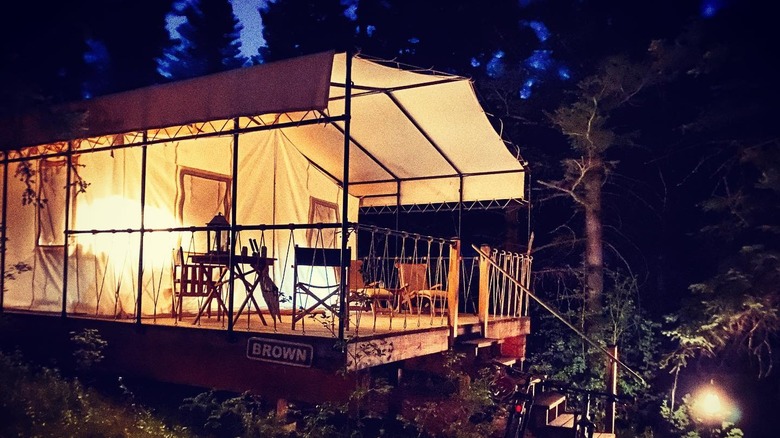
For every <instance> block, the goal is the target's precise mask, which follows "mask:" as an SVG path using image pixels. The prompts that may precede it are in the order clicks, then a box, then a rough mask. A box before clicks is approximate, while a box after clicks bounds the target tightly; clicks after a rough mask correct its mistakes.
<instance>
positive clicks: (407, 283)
mask: <svg viewBox="0 0 780 438" xmlns="http://www.w3.org/2000/svg"><path fill="white" fill-rule="evenodd" d="M396 268H398V280H399V282H400V283H401V290H402V296H401V302H400V306H404V305H406V306H407V307H408V308H409V309H410V310H413V309H414V308H415V307H416V309H417V313H418V314H419V313H420V312H421V310H422V308H423V307H425V306H426V305H427V306H428V307H429V309H430V312H431V316H433V315H435V314H436V312H437V311H438V312H439V313H440V314H442V315H443V314H444V312H445V311H446V310H447V291H446V290H442V285H441V284H434V285H429V284H428V276H427V273H428V265H427V264H426V263H397V264H396ZM414 304H416V306H415V305H414Z"/></svg>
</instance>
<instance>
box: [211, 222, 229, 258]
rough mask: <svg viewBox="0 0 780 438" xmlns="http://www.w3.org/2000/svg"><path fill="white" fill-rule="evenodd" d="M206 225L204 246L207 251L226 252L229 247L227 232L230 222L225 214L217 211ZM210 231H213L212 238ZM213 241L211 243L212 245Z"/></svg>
mask: <svg viewBox="0 0 780 438" xmlns="http://www.w3.org/2000/svg"><path fill="white" fill-rule="evenodd" d="M206 227H208V229H207V230H206V246H207V247H208V251H209V252H211V251H213V252H227V251H228V249H229V247H230V238H229V237H228V232H229V231H230V223H228V221H227V219H225V216H222V213H221V212H220V213H217V215H216V216H214V217H213V218H212V219H211V220H210V221H209V222H208V223H207V224H206ZM211 233H214V238H213V240H212V237H211ZM212 241H213V245H212Z"/></svg>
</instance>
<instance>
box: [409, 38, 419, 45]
mask: <svg viewBox="0 0 780 438" xmlns="http://www.w3.org/2000/svg"><path fill="white" fill-rule="evenodd" d="M408 41H409V42H410V43H411V44H419V43H420V39H419V38H417V37H411V38H409V40H408Z"/></svg>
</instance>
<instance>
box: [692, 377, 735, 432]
mask: <svg viewBox="0 0 780 438" xmlns="http://www.w3.org/2000/svg"><path fill="white" fill-rule="evenodd" d="M690 403H691V405H690V408H691V413H693V415H694V419H695V420H696V421H699V422H701V423H703V424H709V425H717V424H721V423H722V422H724V421H727V422H730V423H735V422H736V421H737V420H738V419H739V410H738V409H737V407H736V406H735V405H734V404H733V402H731V401H730V400H729V398H728V396H727V395H726V394H725V393H724V392H723V390H721V389H720V388H718V387H717V386H716V385H715V384H713V382H710V383H709V384H707V385H706V386H704V387H702V388H700V389H699V390H698V391H696V392H695V393H694V396H693V399H692V400H691V401H690Z"/></svg>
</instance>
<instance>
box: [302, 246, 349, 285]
mask: <svg viewBox="0 0 780 438" xmlns="http://www.w3.org/2000/svg"><path fill="white" fill-rule="evenodd" d="M350 255H351V251H350V249H349V248H347V251H346V254H345V255H344V257H346V259H347V260H349V259H350ZM340 266H341V249H338V248H310V247H305V246H298V245H295V269H294V270H293V271H294V272H293V273H294V274H295V280H294V281H295V283H296V284H297V283H298V281H299V278H300V273H299V270H300V268H301V267H308V268H315V269H316V268H332V269H331V272H332V275H333V276H334V277H335V279H336V283H341V281H340V280H339V278H340V275H339V274H340V270H339V269H336V268H338V267H340ZM312 272H313V270H312V269H309V273H310V274H311V273H312ZM326 275H327V274H326ZM310 276H311V275H310Z"/></svg>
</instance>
